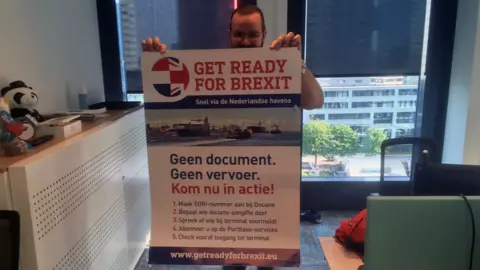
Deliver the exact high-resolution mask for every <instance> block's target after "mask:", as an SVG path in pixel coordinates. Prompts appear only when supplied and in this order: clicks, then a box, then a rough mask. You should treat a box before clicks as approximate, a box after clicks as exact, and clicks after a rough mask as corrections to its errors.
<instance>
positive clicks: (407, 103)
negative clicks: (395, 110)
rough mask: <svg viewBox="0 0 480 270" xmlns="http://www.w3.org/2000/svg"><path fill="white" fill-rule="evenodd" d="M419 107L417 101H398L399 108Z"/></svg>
mask: <svg viewBox="0 0 480 270" xmlns="http://www.w3.org/2000/svg"><path fill="white" fill-rule="evenodd" d="M416 106H417V101H416V100H400V101H398V107H399V108H415V107H416Z"/></svg>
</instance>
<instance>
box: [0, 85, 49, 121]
mask: <svg viewBox="0 0 480 270" xmlns="http://www.w3.org/2000/svg"><path fill="white" fill-rule="evenodd" d="M0 95H1V96H3V97H4V98H6V99H7V100H8V102H9V104H10V114H11V116H12V117H13V118H15V119H17V118H23V117H25V115H27V114H30V115H31V116H32V117H33V118H35V119H36V120H37V121H38V122H43V121H44V120H45V119H44V118H43V116H42V115H40V113H38V111H37V110H35V107H36V106H37V103H38V96H37V94H36V93H35V92H34V91H33V89H32V87H29V86H27V85H26V84H25V83H24V82H23V81H14V82H12V83H10V85H9V86H7V87H4V88H3V89H2V90H0Z"/></svg>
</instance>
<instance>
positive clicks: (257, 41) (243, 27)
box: [142, 5, 324, 110]
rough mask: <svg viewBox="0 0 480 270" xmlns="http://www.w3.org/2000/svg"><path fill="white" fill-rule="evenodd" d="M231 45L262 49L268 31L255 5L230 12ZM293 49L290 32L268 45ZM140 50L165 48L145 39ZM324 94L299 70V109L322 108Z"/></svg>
mask: <svg viewBox="0 0 480 270" xmlns="http://www.w3.org/2000/svg"><path fill="white" fill-rule="evenodd" d="M229 31H230V44H231V47H232V48H258V47H263V43H264V42H265V37H266V35H267V29H266V25H265V19H264V17H263V12H262V10H261V9H260V8H258V7H257V6H254V5H247V6H242V7H239V8H237V9H236V10H234V11H233V13H232V17H231V22H230V28H229ZM288 47H296V48H298V50H301V49H302V38H301V36H300V35H295V34H294V33H292V32H290V33H288V34H281V35H280V36H278V38H277V39H276V40H274V41H273V42H272V44H271V45H270V48H271V49H274V50H280V49H282V48H288ZM142 49H143V51H159V52H161V53H165V52H166V51H167V46H166V45H165V44H161V42H160V39H159V38H158V37H155V38H153V39H152V38H147V39H146V40H143V41H142ZM323 101H324V98H323V91H322V88H321V86H320V84H318V81H317V80H316V79H315V77H314V76H313V74H312V73H311V72H310V70H308V68H306V67H305V66H303V67H302V108H303V109H307V110H310V109H318V108H322V106H323Z"/></svg>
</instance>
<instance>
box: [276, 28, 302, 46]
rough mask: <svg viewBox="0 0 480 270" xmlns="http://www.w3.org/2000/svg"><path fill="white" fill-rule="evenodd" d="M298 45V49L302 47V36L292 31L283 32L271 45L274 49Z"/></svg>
mask: <svg viewBox="0 0 480 270" xmlns="http://www.w3.org/2000/svg"><path fill="white" fill-rule="evenodd" d="M290 47H296V48H297V49H298V50H301V49H302V37H301V36H300V35H295V34H294V33H292V32H290V33H288V34H286V35H285V34H281V35H280V36H278V38H277V39H275V40H274V41H273V42H272V44H271V45H270V49H272V50H280V49H281V48H290Z"/></svg>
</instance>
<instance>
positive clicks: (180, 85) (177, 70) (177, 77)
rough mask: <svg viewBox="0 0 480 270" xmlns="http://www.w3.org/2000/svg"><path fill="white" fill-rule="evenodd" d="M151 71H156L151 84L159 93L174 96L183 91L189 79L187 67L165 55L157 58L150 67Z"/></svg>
mask: <svg viewBox="0 0 480 270" xmlns="http://www.w3.org/2000/svg"><path fill="white" fill-rule="evenodd" d="M152 71H153V72H158V76H156V77H157V79H156V80H155V83H154V84H153V86H154V88H155V90H157V92H158V93H159V94H160V95H163V96H166V97H175V96H178V95H180V94H181V93H182V91H185V90H186V89H187V87H188V83H189V81H190V74H189V72H188V69H187V67H186V66H185V64H183V63H182V62H181V61H180V60H178V59H177V58H174V57H165V58H162V59H160V60H158V61H157V62H156V63H155V64H154V65H153V67H152Z"/></svg>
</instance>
